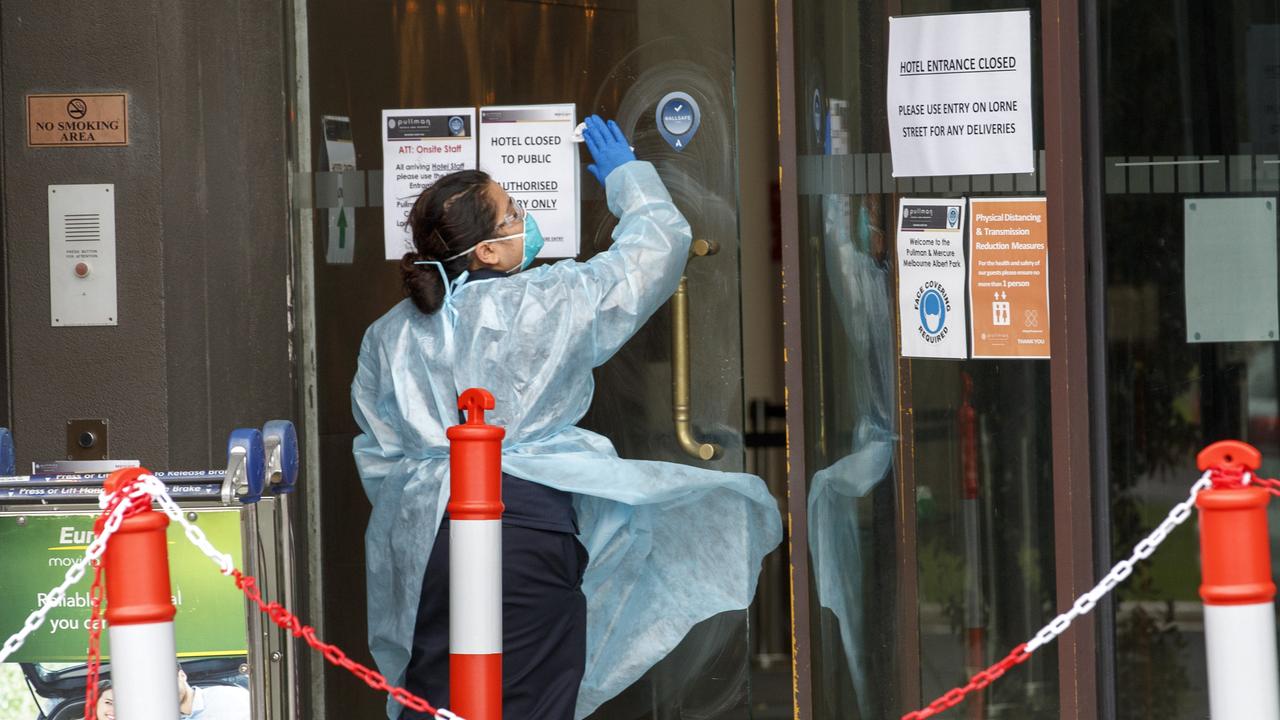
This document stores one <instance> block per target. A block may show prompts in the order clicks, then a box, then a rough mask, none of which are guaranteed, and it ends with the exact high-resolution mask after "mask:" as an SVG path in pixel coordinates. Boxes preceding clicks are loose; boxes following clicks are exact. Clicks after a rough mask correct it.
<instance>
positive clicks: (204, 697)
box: [178, 665, 249, 720]
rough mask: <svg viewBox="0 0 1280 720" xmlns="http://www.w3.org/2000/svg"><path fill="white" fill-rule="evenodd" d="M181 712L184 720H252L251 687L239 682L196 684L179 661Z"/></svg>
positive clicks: (179, 705) (179, 706) (179, 707)
mask: <svg viewBox="0 0 1280 720" xmlns="http://www.w3.org/2000/svg"><path fill="white" fill-rule="evenodd" d="M178 714H179V715H180V716H181V718H182V720H249V691H248V690H246V689H244V688H242V687H240V686H239V685H206V686H204V687H195V686H194V685H192V684H191V683H189V682H187V671H186V670H183V669H182V665H178Z"/></svg>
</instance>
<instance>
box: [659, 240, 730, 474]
mask: <svg viewBox="0 0 1280 720" xmlns="http://www.w3.org/2000/svg"><path fill="white" fill-rule="evenodd" d="M719 251H720V245H719V243H716V242H715V241H712V240H694V241H693V244H692V245H691V246H690V248H689V257H690V258H691V259H692V258H695V257H706V256H707V255H715V254H716V253H717V252H719ZM671 353H672V358H671V410H672V419H673V420H675V424H676V441H677V442H678V443H680V449H682V450H684V451H685V452H686V453H689V454H690V455H692V456H693V457H696V458H698V459H699V460H704V461H705V460H714V459H716V458H718V457H720V456H721V455H722V454H723V449H722V448H721V447H720V446H719V445H716V444H715V443H704V442H700V441H698V439H697V438H695V437H694V436H693V423H692V420H691V419H690V417H689V405H690V401H689V396H690V391H689V390H690V386H691V385H692V384H693V382H692V361H691V358H690V351H689V277H688V276H687V275H685V276H681V278H680V286H679V287H678V288H676V294H675V295H673V296H672V298H671Z"/></svg>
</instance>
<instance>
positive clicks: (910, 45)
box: [888, 10, 1035, 177]
mask: <svg viewBox="0 0 1280 720" xmlns="http://www.w3.org/2000/svg"><path fill="white" fill-rule="evenodd" d="M888 72H889V77H888V112H889V144H890V148H891V150H892V151H893V176H894V177H927V176H936V175H992V174H1001V173H1029V172H1032V171H1034V170H1035V152H1034V146H1033V137H1034V128H1033V127H1032V95H1031V73H1032V67H1031V13H1030V11H1028V10H1011V11H1007V12H978V13H950V14H946V15H912V16H908V17H892V18H889V70H888Z"/></svg>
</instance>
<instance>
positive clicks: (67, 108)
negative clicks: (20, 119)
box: [27, 93, 129, 147]
mask: <svg viewBox="0 0 1280 720" xmlns="http://www.w3.org/2000/svg"><path fill="white" fill-rule="evenodd" d="M128 144H129V96H128V95H126V94H124V93H81V94H76V95H28V96H27V145H28V146H29V147H116V146H121V145H128Z"/></svg>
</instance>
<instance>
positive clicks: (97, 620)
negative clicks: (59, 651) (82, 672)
mask: <svg viewBox="0 0 1280 720" xmlns="http://www.w3.org/2000/svg"><path fill="white" fill-rule="evenodd" d="M104 593H105V588H103V585H102V561H101V560H95V561H94V562H93V587H92V588H91V589H90V590H89V602H90V605H91V607H92V608H93V609H92V611H91V612H90V613H89V668H88V675H87V676H86V678H85V689H84V720H93V719H94V718H95V717H96V716H97V708H98V667H99V665H100V664H101V663H102V656H101V653H100V650H99V648H100V646H101V642H102V599H103V595H104Z"/></svg>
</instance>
